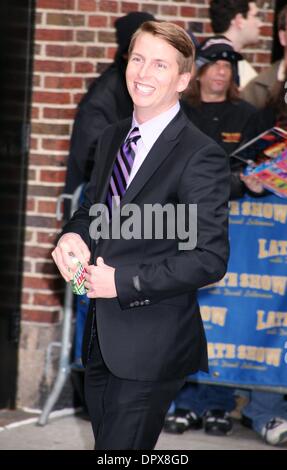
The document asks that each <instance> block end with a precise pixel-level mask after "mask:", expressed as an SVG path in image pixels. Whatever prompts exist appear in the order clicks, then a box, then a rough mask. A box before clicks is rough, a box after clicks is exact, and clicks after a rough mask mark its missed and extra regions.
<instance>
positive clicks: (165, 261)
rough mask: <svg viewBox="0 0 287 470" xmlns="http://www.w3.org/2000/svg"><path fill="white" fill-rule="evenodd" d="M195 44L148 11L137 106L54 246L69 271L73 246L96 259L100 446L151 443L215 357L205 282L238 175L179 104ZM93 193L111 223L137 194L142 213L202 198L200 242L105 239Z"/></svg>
mask: <svg viewBox="0 0 287 470" xmlns="http://www.w3.org/2000/svg"><path fill="white" fill-rule="evenodd" d="M193 56H194V46H193V43H192V41H191V39H190V38H189V36H188V35H187V34H186V33H185V31H184V30H183V29H182V28H180V27H179V26H177V25H174V24H172V23H159V22H152V21H151V22H146V23H144V24H143V25H142V26H141V27H140V28H139V29H138V31H137V32H136V33H135V35H134V36H133V39H132V41H131V45H130V49H129V61H128V67H127V73H126V78H127V86H128V90H129V93H130V95H131V97H132V100H133V103H134V114H133V117H132V119H131V118H130V119H126V120H124V121H121V122H119V123H118V124H117V125H112V126H110V127H108V128H107V129H106V130H105V131H104V133H103V135H102V137H101V138H100V141H99V143H98V146H97V150H96V154H95V165H94V170H93V174H92V176H91V182H90V185H89V187H88V189H87V192H86V200H85V202H84V204H83V205H82V206H81V207H80V209H79V210H78V211H77V212H76V213H75V215H74V216H73V218H72V219H71V221H70V222H69V223H68V224H67V225H66V227H65V228H64V232H63V235H62V236H61V238H60V239H59V241H58V245H57V247H56V248H55V250H54V252H53V258H54V260H55V262H56V264H57V266H58V268H59V270H60V272H61V274H62V276H63V277H64V278H65V280H66V281H69V280H71V277H72V274H73V273H72V271H71V270H72V264H71V258H70V256H69V253H73V255H74V256H76V257H77V258H78V259H79V260H80V261H81V262H82V263H83V264H85V266H86V270H87V273H86V282H85V285H86V287H87V289H88V296H89V297H90V298H91V299H93V300H92V302H91V307H90V311H89V315H88V319H87V323H86V329H85V337H84V341H83V362H84V363H85V364H86V372H85V375H86V381H85V390H86V391H85V393H86V401H87V406H88V409H89V413H90V416H91V420H92V426H93V431H94V435H95V441H96V449H97V450H103V449H152V448H153V447H154V446H155V444H156V441H157V438H158V436H159V434H160V431H161V428H162V426H163V423H164V417H165V414H166V412H167V410H168V407H169V405H170V403H171V401H172V399H173V398H174V397H175V395H176V393H177V391H178V390H179V389H180V388H181V387H182V385H183V384H184V380H185V377H186V375H187V374H189V373H193V372H196V371H197V370H199V369H201V370H205V371H206V370H207V368H208V366H207V350H206V339H205V335H204V330H203V325H202V321H201V317H200V313H199V308H198V304H197V300H196V291H197V289H198V288H200V287H203V286H205V285H207V284H210V283H213V282H216V281H218V280H219V279H221V278H222V277H223V275H224V274H225V271H226V265H227V258H228V234H227V220H228V210H227V201H228V197H229V191H230V188H229V178H230V175H229V169H228V163H227V159H226V156H225V154H224V152H223V151H222V150H221V149H220V148H219V147H218V146H217V144H215V143H214V142H213V141H212V140H211V139H209V138H207V137H206V136H204V134H202V133H201V132H200V131H199V130H198V129H197V128H196V127H195V126H194V125H193V124H192V123H191V122H189V121H188V119H187V118H186V116H185V115H184V113H183V112H182V111H181V110H180V106H179V101H178V100H179V95H180V93H181V92H182V91H183V90H184V89H185V88H186V87H187V85H188V83H189V80H190V76H191V74H190V71H191V68H192V63H193ZM123 163H124V164H125V165H123ZM111 196H114V197H115V196H117V198H115V201H116V204H115V206H114V208H115V210H114V211H113V212H112V216H111V211H110V209H111ZM119 201H120V205H119ZM95 203H102V204H105V205H106V206H107V207H108V208H109V216H108V217H109V220H110V223H113V222H114V220H115V219H114V218H115V217H119V212H121V211H122V214H123V213H124V208H126V207H127V204H130V203H133V204H134V205H136V207H137V210H138V214H140V222H143V225H144V223H145V217H144V214H145V210H146V209H147V208H149V207H151V205H155V204H158V205H160V206H161V207H162V206H165V205H167V204H169V205H170V206H171V207H173V208H174V209H177V207H178V205H179V204H182V205H184V207H185V208H186V209H187V212H188V208H189V207H190V205H191V204H194V205H197V220H196V221H192V223H195V225H196V223H197V231H196V232H197V242H196V246H195V247H193V248H192V249H191V248H189V249H184V250H182V249H181V248H179V246H180V245H179V241H180V240H179V238H180V237H179V236H178V235H177V236H174V237H169V236H164V237H157V236H155V235H156V234H153V237H144V236H143V237H141V236H135V237H134V238H131V237H128V236H123V235H122V232H121V235H120V236H119V237H114V238H113V237H110V238H104V237H102V238H99V239H97V237H96V236H94V234H93V233H92V232H93V230H91V231H89V227H90V228H91V227H93V223H94V222H95V220H94V219H95V217H94V218H93V216H92V214H94V215H95V211H94V209H93V207H94V206H93V205H94V204H95ZM117 204H118V205H117ZM116 205H117V207H116ZM130 207H131V206H130ZM133 207H134V206H133ZM91 208H92V209H91ZM175 213H176V211H175ZM89 214H90V215H89ZM125 215H128V212H127V211H126V212H125ZM104 220H105V219H104V218H103V219H102V222H103V224H104ZM119 220H121V221H122V222H123V223H124V222H125V221H126V220H127V217H124V216H123V217H122V219H119ZM162 220H163V227H162V228H163V232H164V233H165V234H166V233H167V231H168V226H169V222H170V221H169V220H167V219H166V218H163V219H162ZM176 222H178V220H176ZM179 222H180V223H179V225H180V224H181V221H179ZM189 222H190V221H189ZM149 223H150V219H149V222H148V223H147V224H149ZM90 224H91V225H90ZM183 224H184V226H185V227H186V226H188V221H187V220H186V219H185V220H184V222H183ZM148 228H149V227H145V229H148ZM90 233H91V234H92V235H93V237H94V238H96V240H94V239H92V238H91V236H90ZM88 261H90V265H89V266H88Z"/></svg>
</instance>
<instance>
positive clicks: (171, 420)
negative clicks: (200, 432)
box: [163, 408, 202, 434]
mask: <svg viewBox="0 0 287 470" xmlns="http://www.w3.org/2000/svg"><path fill="white" fill-rule="evenodd" d="M201 427H202V419H201V418H200V417H199V416H198V415H197V414H196V413H195V412H194V411H187V410H183V409H180V408H177V409H176V410H175V412H174V414H172V415H167V417H166V418H165V422H164V426H163V429H164V431H165V432H168V433H170V434H182V433H184V431H187V429H200V428H201Z"/></svg>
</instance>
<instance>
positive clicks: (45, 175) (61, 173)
mask: <svg viewBox="0 0 287 470" xmlns="http://www.w3.org/2000/svg"><path fill="white" fill-rule="evenodd" d="M65 177H66V171H65V170H60V169H58V171H53V170H41V172H40V180H41V181H43V182H45V183H64V182H65Z"/></svg>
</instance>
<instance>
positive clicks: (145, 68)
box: [138, 62, 150, 78]
mask: <svg viewBox="0 0 287 470" xmlns="http://www.w3.org/2000/svg"><path fill="white" fill-rule="evenodd" d="M149 70H150V64H149V63H148V62H145V63H143V64H142V65H141V66H140V67H139V69H138V76H139V77H140V78H143V77H146V76H148V74H149Z"/></svg>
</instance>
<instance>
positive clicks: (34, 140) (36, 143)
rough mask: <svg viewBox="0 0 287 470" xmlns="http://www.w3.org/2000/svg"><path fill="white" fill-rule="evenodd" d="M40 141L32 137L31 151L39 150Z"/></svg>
mask: <svg viewBox="0 0 287 470" xmlns="http://www.w3.org/2000/svg"><path fill="white" fill-rule="evenodd" d="M38 143H39V141H38V139H34V138H33V137H30V144H29V145H30V150H37V148H38Z"/></svg>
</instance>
